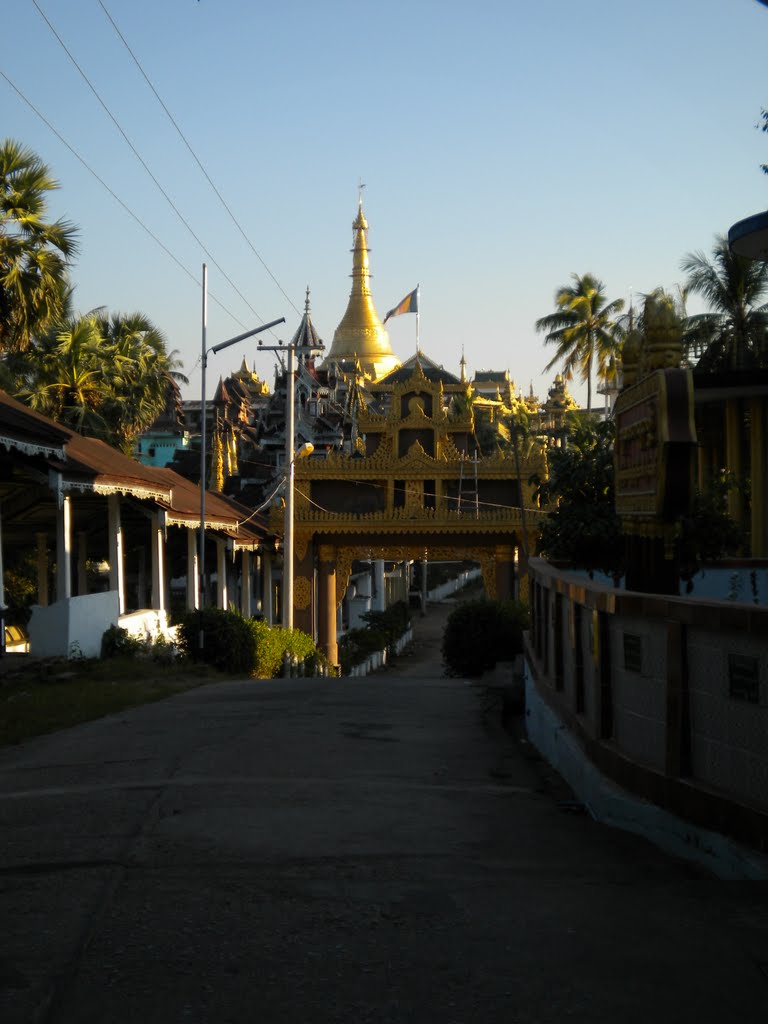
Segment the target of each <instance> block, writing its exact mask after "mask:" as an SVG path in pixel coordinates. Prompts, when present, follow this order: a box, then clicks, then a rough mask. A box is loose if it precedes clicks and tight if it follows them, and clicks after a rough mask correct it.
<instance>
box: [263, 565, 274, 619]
mask: <svg viewBox="0 0 768 1024" xmlns="http://www.w3.org/2000/svg"><path fill="white" fill-rule="evenodd" d="M263 566H264V573H263V576H264V580H263V583H264V591H263V594H264V597H263V601H264V607H263V612H264V620H265V622H266V623H267V624H268V625H270V626H271V625H272V624H273V622H274V615H275V610H274V584H273V582H272V552H271V551H265V552H264V557H263Z"/></svg>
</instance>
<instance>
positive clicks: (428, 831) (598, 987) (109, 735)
mask: <svg viewBox="0 0 768 1024" xmlns="http://www.w3.org/2000/svg"><path fill="white" fill-rule="evenodd" d="M442 613H443V614H444V613H445V609H443V612H442ZM433 621H434V620H433ZM417 626H418V624H417ZM431 629H432V627H431V626H428V625H427V624H426V623H425V624H424V629H422V630H421V631H420V632H421V636H420V638H418V637H417V643H416V646H415V649H414V653H413V655H412V656H411V657H410V660H409V658H403V659H401V661H400V662H399V663H398V665H397V666H395V668H394V669H393V671H392V672H390V673H386V674H376V675H374V676H372V677H369V678H368V679H365V680H354V679H343V680H332V681H314V680H290V681H288V680H286V681H274V682H266V683H264V682H233V683H226V684H219V685H214V686H208V687H205V688H201V689H198V690H194V691H189V692H188V693H185V694H183V695H180V696H178V697H175V698H173V699H172V700H168V701H164V702H162V703H159V704H153V705H149V706H146V707H143V708H139V709H136V710H134V711H131V712H128V713H123V714H120V715H115V716H112V717H110V718H107V719H104V720H102V721H100V722H94V723H91V724H89V725H85V726H80V727H77V728H75V729H71V730H68V731H66V732H63V733H60V734H58V735H55V736H51V737H47V738H42V739H39V740H35V741H32V742H30V743H27V744H25V745H23V746H21V747H18V748H15V749H11V750H5V751H0V823H1V827H2V833H0V835H1V836H2V846H1V848H0V856H1V858H2V859H1V861H0V920H1V921H2V922H3V925H2V928H0V1020H2V1021H3V1024H18V1022H25V1024H26V1022H33V1021H34V1022H47V1024H183V1022H194V1024H198V1022H199V1024H251V1022H254V1024H331V1022H338V1024H366V1022H376V1024H438V1022H439V1024H522V1022H526V1024H528V1022H531V1024H533V1022H547V1024H549V1022H552V1024H554V1022H557V1024H562V1022H564V1021H576V1022H583V1024H600V1022H607V1021H610V1022H612V1024H614V1022H616V1021H622V1022H629V1024H635V1022H636V1024H646V1022H649V1021H661V1022H667V1021H669V1022H673V1021H674V1022H681V1024H683V1022H685V1024H687V1022H689V1021H691V1022H696V1024H709V1022H712V1024H715V1022H716V1024H723V1022H730V1021H739V1024H751V1022H758V1021H759V1022H761V1024H764V1022H765V1020H766V1019H768V894H767V892H766V889H765V887H763V886H760V885H756V884H747V883H745V884H741V883H739V884H734V883H722V882H717V881H713V880H711V879H709V878H705V877H702V876H701V875H699V874H697V873H696V872H695V871H693V870H692V869H690V868H688V867H686V866H685V865H681V864H680V863H678V862H675V861H673V860H670V859H669V858H667V857H666V856H664V855H662V854H661V853H659V852H658V851H657V850H656V849H654V848H653V847H651V846H650V845H648V844H646V843H644V842H643V841H641V840H638V839H637V838H635V837H630V836H627V835H624V834H621V833H618V832H613V831H610V830H608V829H606V828H603V827H601V826H599V825H596V824H595V823H594V822H592V821H591V820H590V819H589V818H588V817H587V816H586V815H583V814H578V813H574V809H573V807H572V805H570V804H569V803H568V802H567V801H562V799H561V796H562V794H561V792H560V791H558V790H557V789H556V788H555V789H553V788H552V785H551V783H550V781H548V779H547V776H546V775H545V774H544V773H543V772H542V770H541V765H540V763H539V762H538V761H537V760H536V759H535V758H532V757H531V756H530V753H529V751H528V750H527V748H526V746H525V745H524V744H522V743H520V742H519V741H518V740H515V739H514V738H512V737H510V736H509V735H507V734H505V733H504V732H502V731H501V730H500V729H499V728H498V723H497V721H496V719H495V717H494V715H493V713H492V710H490V704H489V701H488V699H487V695H486V694H485V692H484V690H483V688H482V687H476V686H471V685H469V684H467V683H466V682H464V681H461V680H448V679H444V678H436V676H437V669H436V667H435V664H434V659H432V661H429V660H427V661H426V662H423V661H421V659H422V655H423V652H424V651H425V650H426V647H427V644H428V642H430V641H429V639H428V633H429V632H430V631H431ZM419 645H421V649H419ZM409 664H410V669H409V668H408V665H409ZM429 664H431V665H432V668H431V670H430V671H431V678H430V677H429V675H428V674H427V670H426V668H425V665H429ZM419 666H421V667H420V668H419Z"/></svg>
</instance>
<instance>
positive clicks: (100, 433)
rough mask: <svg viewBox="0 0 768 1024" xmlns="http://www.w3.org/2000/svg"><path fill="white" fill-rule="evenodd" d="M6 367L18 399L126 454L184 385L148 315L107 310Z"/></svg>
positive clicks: (67, 324)
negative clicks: (11, 373) (179, 384)
mask: <svg viewBox="0 0 768 1024" xmlns="http://www.w3.org/2000/svg"><path fill="white" fill-rule="evenodd" d="M9 366H10V367H12V369H13V372H14V375H15V388H14V390H15V392H16V394H17V395H18V397H19V398H20V399H21V400H22V401H25V402H27V403H28V404H29V405H30V406H31V407H32V408H33V409H35V410H37V411H38V412H41V413H43V414H45V415H46V416H50V417H51V418H52V419H54V420H56V421H58V422H60V423H64V424H65V425H66V426H68V427H70V428H71V429H73V430H75V431H77V432H78V433H80V434H85V435H87V436H89V437H98V438H101V440H103V441H106V442H107V443H108V444H111V445H114V446H115V447H117V448H120V449H122V450H123V451H125V452H130V451H131V449H132V447H133V444H134V442H135V440H136V437H137V435H138V434H140V433H141V431H142V430H146V429H147V428H148V427H149V426H151V424H152V423H153V422H154V421H155V420H156V419H157V417H158V416H159V415H160V413H161V412H162V411H163V410H164V409H165V407H166V405H167V404H168V403H169V402H170V403H172V404H174V405H176V406H177V407H178V405H179V403H180V397H181V396H180V392H179V387H178V381H179V380H186V378H185V377H183V376H182V375H181V374H180V373H179V372H178V369H177V367H178V363H177V361H176V358H175V353H173V352H171V353H169V352H168V351H167V349H166V343H165V339H164V337H163V335H162V333H161V332H160V331H159V330H158V328H157V327H155V326H154V325H153V324H152V322H151V321H150V320H149V319H148V318H147V317H146V316H144V315H143V314H141V313H131V314H129V315H122V314H112V315H111V316H110V315H108V314H107V313H106V312H105V311H104V310H95V311H93V312H91V313H88V314H86V315H85V316H80V317H73V318H70V319H68V320H66V321H64V322H62V323H60V324H58V325H57V326H56V327H55V328H54V329H51V330H49V331H48V332H47V333H46V334H44V335H43V336H42V337H40V338H38V339H36V340H35V341H33V343H32V344H31V345H30V346H29V348H28V349H27V350H26V351H25V352H24V353H22V354H17V355H16V356H14V357H12V359H11V360H10V362H9Z"/></svg>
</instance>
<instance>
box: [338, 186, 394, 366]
mask: <svg viewBox="0 0 768 1024" xmlns="http://www.w3.org/2000/svg"><path fill="white" fill-rule="evenodd" d="M352 228H353V230H354V232H355V244H354V248H353V249H352V291H351V292H350V294H349V302H348V304H347V311H346V313H345V314H344V316H343V317H342V318H341V322H340V324H339V326H338V327H337V328H336V333H335V334H334V335H333V344H332V345H331V350H330V352H329V353H328V356H327V358H326V359H325V361H324V363H323V367H324V368H326V369H327V368H329V367H330V366H331V364H333V363H339V362H346V361H347V360H352V361H354V360H357V361H358V362H359V363H360V366H361V367H362V369H363V370H364V371H365V372H366V373H368V374H370V375H371V376H372V377H373V378H374V379H376V378H378V377H383V376H384V375H385V374H387V373H389V372H390V370H394V369H395V367H397V366H399V365H400V360H399V359H398V358H397V356H396V355H395V354H394V352H393V351H392V346H391V345H390V343H389V335H388V334H387V332H386V330H385V328H384V325H383V324H382V322H381V320H380V319H379V314H378V313H377V312H376V307H375V306H374V304H373V297H372V296H371V287H370V277H371V272H370V269H369V266H368V221H367V220H366V219H365V216H364V214H363V200H362V196H361V197H360V200H359V204H358V211H357V217H356V218H355V220H354V222H353V224H352Z"/></svg>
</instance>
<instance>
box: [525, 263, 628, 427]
mask: <svg viewBox="0 0 768 1024" xmlns="http://www.w3.org/2000/svg"><path fill="white" fill-rule="evenodd" d="M571 276H572V278H573V282H574V283H573V285H570V286H569V285H564V286H563V287H562V288H558V290H557V291H556V292H555V305H556V306H557V311H556V312H555V313H550V314H549V316H543V317H541V319H539V320H537V321H536V330H537V331H539V332H540V333H543V334H545V338H544V341H545V342H547V343H548V344H553V345H557V352H556V353H555V355H554V357H553V358H552V359H551V360H550V361H549V362H548V363H547V365H546V367H545V369H546V370H550V369H551V368H552V367H553V366H554V365H555V364H556V363H562V369H563V376H564V377H565V378H566V380H571V379H572V378H573V375H574V371H578V373H579V376H580V378H581V380H583V381H586V382H587V409H589V410H591V409H592V372H593V370H594V369H596V370H597V372H598V375H599V376H600V377H603V378H605V377H606V375H607V374H609V372H610V367H611V366H612V365H614V366H615V363H616V358H615V357H616V355H617V354H618V352H619V351H620V348H621V328H620V327H619V325H618V324H617V321H616V316H617V314H618V313H620V312H621V310H622V309H623V308H624V302H623V300H622V299H614V300H613V301H612V302H608V301H607V299H606V297H605V285H604V284H603V282H602V281H600V280H598V278H596V277H594V276H593V275H592V274H584V275H583V276H581V277H579V275H578V274H572V275H571Z"/></svg>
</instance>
